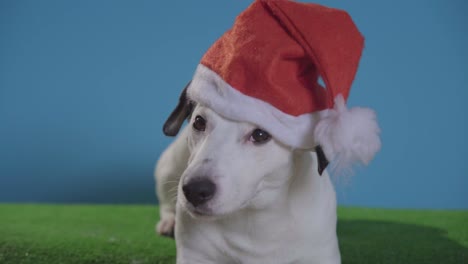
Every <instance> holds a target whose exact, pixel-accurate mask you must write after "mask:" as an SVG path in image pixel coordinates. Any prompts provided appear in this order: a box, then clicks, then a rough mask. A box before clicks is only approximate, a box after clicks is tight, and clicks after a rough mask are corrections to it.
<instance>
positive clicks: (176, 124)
mask: <svg viewBox="0 0 468 264" xmlns="http://www.w3.org/2000/svg"><path fill="white" fill-rule="evenodd" d="M190 83H191V81H190V82H189V83H188V84H187V85H186V86H185V88H184V90H183V91H182V93H181V94H180V97H179V103H178V104H177V106H176V108H175V109H174V111H172V113H171V115H170V116H169V118H168V119H167V120H166V123H164V126H163V132H164V134H165V135H166V136H170V137H173V136H175V135H177V133H179V130H180V128H181V127H182V124H183V123H184V121H185V119H187V117H189V116H190V114H191V113H192V111H193V103H192V102H191V101H190V100H189V99H188V98H187V88H188V87H189V86H190Z"/></svg>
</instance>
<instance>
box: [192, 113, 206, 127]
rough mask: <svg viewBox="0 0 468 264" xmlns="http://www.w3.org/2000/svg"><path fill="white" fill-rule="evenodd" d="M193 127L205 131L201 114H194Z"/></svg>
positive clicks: (204, 122)
mask: <svg viewBox="0 0 468 264" xmlns="http://www.w3.org/2000/svg"><path fill="white" fill-rule="evenodd" d="M193 128H194V129H195V130H198V131H205V128H206V120H205V119H204V118H203V117H201V116H196V117H195V121H193Z"/></svg>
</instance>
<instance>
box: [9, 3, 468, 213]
mask: <svg viewBox="0 0 468 264" xmlns="http://www.w3.org/2000/svg"><path fill="white" fill-rule="evenodd" d="M318 2H319V3H322V4H325V5H329V6H333V7H338V8H343V9H346V10H347V11H348V12H349V13H350V14H351V15H352V16H353V18H354V20H355V22H356V23H357V25H358V27H359V28H360V30H361V31H362V32H363V33H364V35H365V36H366V49H365V52H364V56H363V58H362V61H361V64H360V66H361V67H360V69H359V72H358V75H357V78H356V80H355V82H354V85H353V90H352V92H351V97H350V100H349V105H350V106H355V105H362V106H368V107H371V108H374V109H375V110H376V111H377V113H378V117H379V121H380V125H381V127H382V140H383V148H382V151H381V152H380V153H379V154H378V156H377V157H376V159H375V160H374V161H373V162H372V164H371V165H370V166H369V167H367V168H362V169H360V170H359V171H358V172H357V174H356V175H355V176H354V177H353V178H350V179H345V180H340V184H339V187H338V191H339V201H340V203H341V204H343V205H355V206H371V207H404V208H465V209H467V208H468V194H467V189H468V165H467V164H468V160H467V157H468V143H467V139H466V136H467V135H468V124H467V123H468V117H467V114H468V111H467V109H466V107H465V105H466V100H467V98H468V91H467V90H468V89H467V88H468V87H467V82H468V78H467V76H468V70H467V69H468V66H467V61H468V52H467V47H468V30H467V28H468V27H467V25H468V21H467V20H468V19H467V16H466V14H467V13H468V4H467V2H466V1H463V0H459V1H456V0H452V1H439V0H432V1H429V0H424V1H422V0H421V1H415V0H413V1H403V0H397V1H371V0H367V1H338V0H335V1H333V0H322V1H318ZM249 3H250V1H219V0H218V1H215V0H212V1H184V2H182V1H110V0H100V1H90V0H85V1H67V0H64V1H62V0H60V1H59V0H57V1H52V0H44V1H33V0H31V1H25V0H18V1H13V0H4V1H0V202H86V203H88V202H105V203H153V202H155V201H156V199H155V198H154V181H153V176H152V171H153V167H154V164H155V161H156V160H157V158H158V156H159V154H160V153H161V151H162V150H163V149H164V148H165V147H166V146H167V145H168V144H169V142H170V140H171V139H170V138H166V137H164V136H163V134H162V132H161V127H162V124H163V122H164V120H165V118H166V117H167V115H168V114H169V113H170V112H171V110H172V108H173V106H174V105H175V103H176V101H177V97H178V94H179V92H180V91H181V89H182V88H183V86H184V85H185V84H186V83H187V81H188V80H190V78H191V76H192V74H193V72H194V70H195V67H196V65H197V63H198V61H199V59H200V58H201V56H202V55H203V53H204V52H205V51H206V49H207V48H208V47H209V46H210V45H211V44H212V43H213V42H214V41H215V40H216V39H217V38H218V37H219V36H220V35H221V34H222V33H223V32H224V31H225V30H227V29H228V28H229V27H230V26H231V25H232V22H233V20H234V18H235V16H236V15H237V14H238V13H239V12H241V11H242V10H243V9H244V8H245V7H247V6H248V4H249Z"/></svg>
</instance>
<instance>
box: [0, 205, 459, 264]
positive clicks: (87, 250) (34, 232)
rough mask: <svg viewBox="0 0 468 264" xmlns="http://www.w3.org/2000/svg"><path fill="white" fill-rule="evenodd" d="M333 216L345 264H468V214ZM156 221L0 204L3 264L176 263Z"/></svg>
mask: <svg viewBox="0 0 468 264" xmlns="http://www.w3.org/2000/svg"><path fill="white" fill-rule="evenodd" d="M338 213H339V222H338V235H339V239H340V248H341V252H342V259H343V263H345V264H346V263H359V264H363V263H364V264H365V263H373V264H375V263H444V264H452V263H453V264H455V263H456V264H461V263H468V211H427V210H385V209H363V208H340V209H339V212H338ZM157 218H158V210H157V207H156V206H135V205H131V206H130V205H122V206H116V205H112V206H110V205H21V204H0V263H2V264H3V263H14V264H20V263H34V264H36V263H38V264H42V263H44V264H55V263H126V264H143V263H153V264H157V263H175V254H176V252H175V244H174V241H173V240H172V239H168V238H163V237H159V236H156V235H155V233H154V224H155V222H156V219H157ZM278 239H281V238H278ZM246 264H250V263H246Z"/></svg>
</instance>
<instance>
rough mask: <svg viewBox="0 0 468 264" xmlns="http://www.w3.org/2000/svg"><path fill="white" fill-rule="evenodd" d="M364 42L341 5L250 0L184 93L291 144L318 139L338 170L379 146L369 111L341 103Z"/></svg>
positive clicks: (309, 145) (309, 144) (311, 144)
mask: <svg viewBox="0 0 468 264" xmlns="http://www.w3.org/2000/svg"><path fill="white" fill-rule="evenodd" d="M363 46H364V38H363V36H362V35H361V33H360V32H359V31H358V29H357V27H356V25H355V24H354V23H353V21H352V19H351V17H350V16H349V15H348V13H346V12H345V11H342V10H338V9H333V8H328V7H324V6H321V5H317V4H310V3H298V2H293V1H287V0H257V1H255V2H254V3H253V4H251V5H250V6H249V7H248V8H247V9H246V10H245V11H244V12H242V13H241V14H240V15H239V16H238V17H237V18H236V21H235V23H234V26H233V27H232V28H231V29H230V30H228V31H227V32H226V33H225V34H224V35H223V36H222V37H221V38H220V39H218V40H217V41H216V42H215V43H214V44H213V46H212V47H211V48H210V49H209V50H208V51H207V52H206V54H205V55H204V56H203V58H202V60H201V62H200V64H199V65H198V67H197V69H196V72H195V75H194V77H193V80H192V83H191V84H190V86H189V87H188V89H187V95H188V97H189V98H190V99H192V100H194V101H196V102H198V103H201V104H203V105H206V106H208V107H210V108H212V109H213V110H214V111H216V112H217V113H218V114H220V115H222V116H224V117H226V118H229V119H232V120H236V121H244V122H250V123H253V124H256V125H257V126H259V127H260V128H262V129H264V130H266V131H268V132H269V133H270V134H271V135H272V136H273V137H274V138H276V139H277V140H278V141H280V142H282V143H284V144H286V145H288V146H291V147H293V148H299V149H315V148H316V147H317V146H321V149H323V152H324V154H325V156H326V158H327V159H328V160H330V161H332V164H333V163H334V164H335V166H336V168H337V169H347V168H351V166H352V165H353V164H354V163H363V164H367V163H368V162H369V161H370V160H371V159H372V158H373V156H374V155H375V153H376V152H377V151H378V150H379V149H380V138H379V132H380V131H379V126H378V124H377V121H376V116H375V113H374V111H372V110H371V109H367V108H357V107H356V108H351V109H347V107H346V100H347V98H348V95H349V91H350V88H351V84H352V82H353V79H354V76H355V74H356V71H357V68H358V64H359V59H360V57H361V53H362V49H363ZM320 79H322V80H323V84H324V85H322V84H321V81H320Z"/></svg>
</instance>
